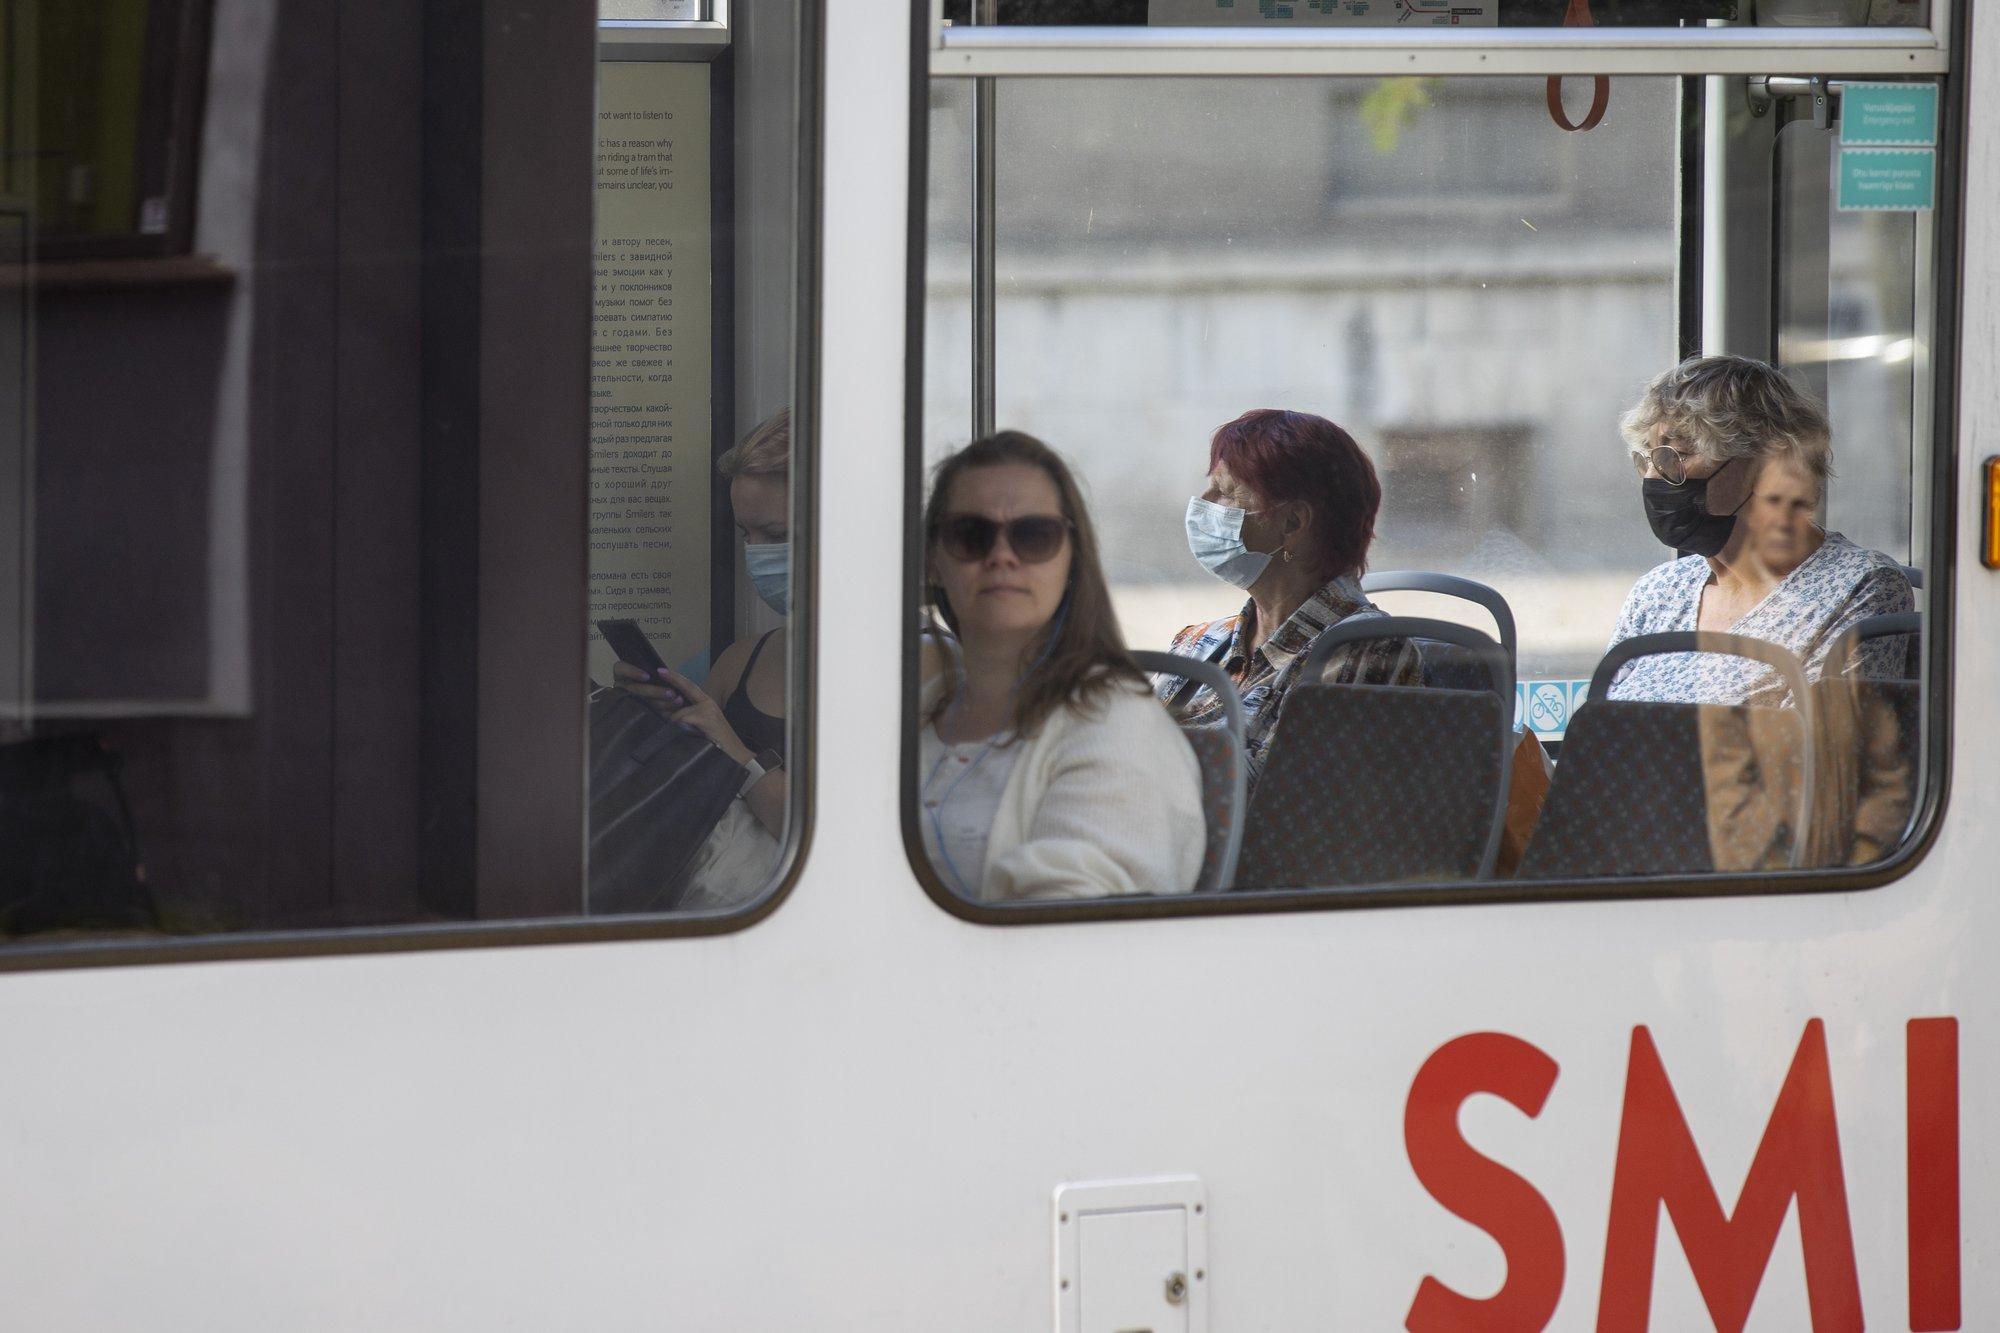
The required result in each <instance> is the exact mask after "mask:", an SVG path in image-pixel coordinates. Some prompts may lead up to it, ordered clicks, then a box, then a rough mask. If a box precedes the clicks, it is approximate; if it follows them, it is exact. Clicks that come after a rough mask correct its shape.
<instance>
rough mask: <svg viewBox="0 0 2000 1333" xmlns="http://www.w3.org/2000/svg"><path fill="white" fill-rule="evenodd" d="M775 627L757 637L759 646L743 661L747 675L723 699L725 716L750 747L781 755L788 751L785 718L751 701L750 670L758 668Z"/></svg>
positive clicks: (739, 678)
mask: <svg viewBox="0 0 2000 1333" xmlns="http://www.w3.org/2000/svg"><path fill="white" fill-rule="evenodd" d="M777 632H778V631H776V630H771V631H770V632H769V633H767V634H765V635H764V637H763V638H761V639H759V640H757V646H756V647H755V648H752V649H751V650H750V660H749V661H747V662H745V663H744V664H743V674H742V675H740V676H738V677H737V678H736V688H735V689H733V690H731V691H730V692H729V697H728V698H727V699H725V700H723V703H722V716H723V719H724V720H725V721H727V722H728V723H729V726H730V728H731V730H733V731H735V733H736V735H737V738H738V739H740V740H741V741H742V742H743V743H744V744H745V745H747V746H749V747H750V750H751V752H752V753H753V754H762V753H763V752H764V751H766V750H776V751H777V752H778V756H779V758H783V757H784V754H785V719H783V718H782V717H772V716H771V715H770V714H769V713H767V712H765V711H764V710H763V709H761V708H759V707H758V706H757V705H756V704H753V703H751V702H750V673H751V672H752V671H753V670H755V669H756V666H757V658H758V656H759V654H761V653H762V652H763V651H764V645H765V644H767V643H769V642H770V641H771V635H772V634H776V633H777Z"/></svg>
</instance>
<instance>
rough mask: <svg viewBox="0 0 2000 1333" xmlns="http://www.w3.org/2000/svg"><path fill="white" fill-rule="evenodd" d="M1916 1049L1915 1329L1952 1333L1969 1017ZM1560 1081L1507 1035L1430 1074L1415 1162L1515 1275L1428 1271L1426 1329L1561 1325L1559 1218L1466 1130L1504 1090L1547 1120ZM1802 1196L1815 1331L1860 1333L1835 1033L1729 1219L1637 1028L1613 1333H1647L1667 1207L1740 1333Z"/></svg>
mask: <svg viewBox="0 0 2000 1333" xmlns="http://www.w3.org/2000/svg"><path fill="white" fill-rule="evenodd" d="M1907 1039H1908V1042H1907V1051H1906V1064H1905V1070H1904V1075H1905V1094H1906V1097H1907V1103H1906V1106H1907V1114H1908V1124H1907V1127H1906V1134H1907V1138H1906V1147H1907V1150H1908V1158H1907V1164H1908V1168H1909V1170H1908V1180H1909V1194H1908V1198H1907V1201H1906V1202H1907V1208H1908V1218H1909V1296H1910V1328H1911V1330H1912V1333H1950V1331H1951V1330H1956V1329H1958V1328H1960V1327H1961V1326H1962V1322H1961V1319H1962V1314H1961V1309H1960V1306H1961V1278H1962V1274H1961V1271H1960V1257H1959V1251H1960V1248H1961V1243H1962V1236H1961V1223H1960V1204H1959V1107H1958V1020H1957V1019H1955V1018H1916V1019H1911V1020H1910V1023H1909V1026H1908V1029H1907ZM1558 1072H1559V1071H1558V1067H1557V1065H1556V1062H1555V1061H1554V1060H1553V1059H1552V1058H1550V1057H1549V1055H1548V1054H1547V1053H1546V1052H1544V1051H1542V1050H1541V1049H1540V1048H1539V1047H1536V1046H1534V1045H1531V1044H1530V1043H1528V1042H1525V1041H1523V1040H1521V1039H1520V1038H1519V1037H1513V1036H1509V1035H1508V1034H1506V1033H1503V1032H1477V1033H1472V1034H1470V1035H1468V1036H1464V1037H1459V1038H1457V1039H1455V1040H1453V1041H1449V1042H1446V1043H1445V1044H1444V1045H1443V1046H1440V1047H1439V1048H1438V1049H1437V1050H1436V1051H1434V1052H1432V1053H1431V1056H1430V1058H1429V1059H1428V1060H1426V1061H1424V1064H1423V1068H1421V1069H1419V1070H1418V1071H1417V1076H1416V1079H1415V1081H1413V1082H1412V1083H1411V1085H1410V1095H1409V1100H1408V1102H1407V1103H1406V1104H1405V1106H1404V1109H1403V1139H1404V1145H1405V1147H1406V1149H1407V1151H1408V1153H1409V1157H1410V1165H1411V1166H1412V1167H1413V1168H1414V1169H1415V1171H1416V1174H1417V1179H1418V1180H1419V1181H1421V1182H1422V1184H1423V1187H1424V1188H1425V1189H1426V1190H1428V1191H1429V1192H1430V1194H1431V1197H1433V1198H1434V1199H1436V1200H1437V1201H1438V1202H1439V1203H1440V1204H1443V1205H1444V1206H1445V1207H1446V1208H1447V1209H1449V1210H1450V1211H1451V1212H1453V1213H1455V1214H1456V1215H1458V1216H1459V1217H1461V1218H1464V1219H1465V1220H1466V1221H1467V1222H1470V1223H1472V1225H1474V1226H1476V1227H1478V1228H1479V1229H1480V1230H1482V1231H1484V1232H1486V1233H1487V1234H1488V1235H1490V1236H1492V1237H1493V1239H1494V1240H1495V1241H1496V1242H1497V1243H1498V1244H1499V1246H1500V1249H1501V1252H1502V1254H1503V1255H1505V1257H1506V1261H1507V1277H1506V1280H1505V1281H1504V1282H1503V1283H1502V1284H1501V1287H1500V1290H1499V1291H1497V1292H1495V1293H1494V1294H1493V1295H1491V1296H1489V1297H1486V1298H1484V1299H1480V1298H1475V1297H1471V1296H1466V1295H1463V1294H1461V1293H1459V1292H1456V1291H1453V1290H1452V1289H1451V1288H1449V1287H1447V1286H1445V1285H1444V1284H1443V1283H1442V1282H1440V1281H1438V1280H1437V1279H1436V1278H1434V1277H1429V1276H1426V1277H1425V1278H1424V1279H1423V1280H1422V1282H1420V1283H1419V1284H1418V1287H1417V1294H1416V1299H1415V1300H1414V1301H1412V1302H1411V1304H1410V1312H1409V1314H1408V1315H1407V1316H1406V1317H1405V1320H1404V1326H1405V1327H1406V1328H1408V1329H1409V1330H1411V1333H1445V1331H1447V1330H1493V1331H1494V1333H1499V1331H1501V1330H1505V1331H1506V1333H1517V1331H1518V1333H1537V1331H1538V1330H1540V1329H1543V1328H1545V1327H1547V1325H1548V1322H1549V1320H1550V1319H1551V1318H1553V1317H1554V1315H1555V1310H1556V1305H1557V1303H1558V1302H1559V1301H1560V1299H1561V1297H1562V1285H1563V1268H1564V1257H1563V1239H1562V1227H1561V1225H1560V1223H1559V1222H1558V1221H1557V1219H1556V1215H1555V1212H1554V1210H1553V1209H1552V1208H1550V1207H1549V1203H1548V1200H1547V1199H1545V1198H1544V1197H1543V1196H1542V1195H1541V1193H1540V1192H1539V1191H1537V1190H1536V1189H1535V1187H1534V1186H1533V1185H1532V1184H1530V1183H1529V1182H1528V1181H1527V1180H1525V1179H1523V1178H1522V1177H1521V1176H1519V1175H1517V1174H1515V1173H1514V1172H1513V1171H1510V1170H1508V1169H1507V1168H1506V1167H1504V1166H1502V1165H1500V1164H1499V1163H1498V1162H1495V1161H1493V1160H1492V1159H1491V1158H1488V1157H1485V1156H1483V1155H1481V1154H1480V1153H1478V1152H1476V1151H1474V1150H1473V1148H1472V1146H1471V1145H1470V1144H1468V1143H1467V1142H1466V1141H1465V1139H1464V1136H1462V1135H1461V1134H1460V1133H1459V1130H1458V1113H1459V1109H1460V1108H1461V1107H1462V1106H1463V1105H1464V1104H1465V1102H1466V1100H1467V1099H1468V1098H1470V1097H1472V1096H1474V1095H1475V1094H1477V1093H1491V1094H1492V1095H1493V1096H1496V1097H1500V1098H1502V1099H1503V1100H1505V1101H1507V1102H1508V1103H1509V1104H1511V1105H1512V1106H1514V1107H1515V1109H1517V1110H1519V1111H1521V1112H1522V1113H1523V1114H1525V1115H1526V1116H1528V1118H1529V1119H1534V1118H1535V1117H1536V1116H1539V1115H1540V1114H1541V1111H1542V1107H1543V1106H1544V1105H1545V1104H1546V1103H1547V1101H1548V1097H1549V1093H1550V1092H1551V1090H1552V1089H1553V1088H1554V1087H1555V1082H1556V1075H1557V1073H1558ZM1794 1200H1796V1201H1797V1203H1798V1211H1799V1242H1800V1247H1801V1249H1802V1250H1803V1252H1804V1253H1803V1256H1802V1257H1803V1259H1804V1262H1805V1279H1806V1299H1807V1302H1808V1304H1809V1305H1810V1306H1811V1309H1812V1327H1813V1330H1814V1333H1860V1330H1861V1327H1862V1321H1861V1284H1860V1279H1859V1277H1858V1275H1857V1273H1856V1271H1855V1261H1854V1233H1853V1226H1852V1224H1851V1222H1850V1220H1849V1217H1848V1207H1847V1179H1846V1174H1845V1171H1844V1169H1843V1167H1842V1165H1841V1157H1840V1127H1839V1124H1838V1122H1837V1120H1836V1117H1835V1114H1834V1105H1833V1081H1832V1078H1831V1076H1830V1074H1829V1071H1828V1065H1827V1053H1826V1026H1825V1024H1824V1023H1822V1022H1821V1021H1820V1020H1819V1019H1817V1018H1815V1019H1813V1020H1812V1021H1811V1022H1809V1023H1807V1024H1806V1029H1805V1033H1804V1035H1803V1036H1802V1037H1801V1038H1800V1039H1799V1045H1798V1049H1797V1051H1796V1052H1795V1053H1794V1054H1793V1056H1792V1064H1791V1068H1790V1070H1788V1071H1787V1073H1786V1074H1785V1082H1784V1086H1783V1087H1782V1088H1781V1089H1780V1090H1779V1092H1778V1100H1777V1104H1776V1105H1775V1106H1773V1107H1772V1109H1771V1115H1770V1118H1769V1119H1768V1120H1767V1121H1766V1122H1765V1124H1764V1135H1763V1138H1762V1140H1761V1141H1760V1142H1759V1143H1758V1145H1757V1153H1756V1156H1755V1157H1753V1158H1752V1159H1751V1162H1750V1173H1749V1175H1748V1177H1747V1178H1746V1179H1745V1180H1744V1182H1743V1189H1742V1192H1741V1193H1740V1194H1739V1195H1738V1196H1737V1201H1736V1206H1735V1208H1734V1209H1732V1210H1730V1211H1729V1212H1727V1213H1725V1212H1724V1211H1723V1208H1722V1200H1721V1198H1720V1197H1719V1196H1718V1195H1717V1194H1716V1191H1715V1185H1714V1183H1713V1182H1712V1181H1711V1180H1710V1178H1709V1174H1708V1168H1707V1165H1706V1164H1705V1163H1704V1162H1703V1161H1702V1157H1701V1150H1700V1148H1698V1147H1697V1146H1696V1145H1695V1141H1694V1136H1693V1134H1692V1133H1691V1132H1690V1131H1689V1129H1688V1124H1687V1117H1686V1116H1685V1115H1684V1114H1682V1112H1681V1105H1680V1101H1679V1099H1678V1098H1677V1097H1676V1096H1675V1094H1674V1088H1673V1082H1672V1080H1670V1079H1669V1078H1668V1077H1667V1070H1666V1065H1665V1064H1664V1063H1663V1062H1662V1061H1661V1059H1660V1052H1659V1048H1658V1047H1656V1046H1655V1045H1654V1043H1653V1036H1652V1033H1651V1032H1649V1031H1648V1030H1647V1029H1646V1028H1644V1027H1637V1028H1634V1029H1632V1045H1631V1055H1630V1058H1629V1060H1628V1062H1627V1064H1626V1068H1625V1103H1624V1111H1623V1115H1622V1118H1621V1120H1620V1123H1619V1127H1618V1157H1617V1161H1616V1164H1615V1166H1614V1169H1613V1175H1612V1184H1611V1208H1610V1217H1609V1220H1608V1222H1607V1225H1606V1228H1605V1236H1604V1273H1603V1279H1602V1283H1601V1285H1600V1287H1599V1289H1598V1307H1597V1330H1598V1333H1646V1329H1647V1327H1648V1325H1649V1322H1650V1320H1651V1317H1652V1305H1653V1256H1654V1254H1655V1252H1656V1249H1657V1246H1658V1243H1659V1228H1660V1210H1661V1208H1662V1207H1664V1208H1665V1209H1666V1213H1667V1216H1668V1217H1669V1218H1670V1219H1672V1221H1673V1227H1674V1234H1675V1236H1676V1237H1677V1238H1678V1239H1679V1241H1680V1246H1681V1250H1682V1252H1683V1253H1684V1254H1686V1256H1687V1262H1688V1268H1689V1271H1690V1272H1692V1273H1693V1275H1694V1279H1695V1285H1696V1286H1697V1287H1699V1288H1700V1290H1701V1296H1702V1300H1703V1302H1704V1303H1705V1304H1706V1305H1707V1306H1708V1313H1709V1316H1710V1318H1711V1319H1712V1320H1713V1321H1714V1325H1715V1328H1716V1330H1717V1333H1742V1330H1743V1328H1744V1326H1745V1324H1746V1323H1747V1322H1748V1320H1749V1318H1750V1310H1751V1306H1752V1305H1753V1304H1754V1303H1755V1301H1756V1299H1757V1291H1758V1288H1759V1287H1760V1286H1762V1285H1763V1281H1764V1274H1765V1272H1766V1270H1767V1269H1768V1268H1769V1266H1770V1261H1771V1255H1772V1252H1773V1251H1774V1250H1775V1249H1776V1248H1777V1243H1778V1233H1779V1230H1780V1228H1781V1227H1782V1226H1783V1224H1784V1220H1785V1215H1786V1213H1788V1212H1789V1211H1790V1210H1791V1207H1792V1204H1793V1201H1794Z"/></svg>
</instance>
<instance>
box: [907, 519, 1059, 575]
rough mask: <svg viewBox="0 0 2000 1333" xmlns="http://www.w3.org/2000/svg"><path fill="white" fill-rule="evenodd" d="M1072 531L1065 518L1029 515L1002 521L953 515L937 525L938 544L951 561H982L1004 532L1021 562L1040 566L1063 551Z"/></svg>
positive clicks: (1010, 548) (1010, 547) (1009, 545)
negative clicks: (1064, 543)
mask: <svg viewBox="0 0 2000 1333" xmlns="http://www.w3.org/2000/svg"><path fill="white" fill-rule="evenodd" d="M1074 530H1075V525H1074V524H1072V523H1071V522H1070V521H1069V520H1068V519H1066V518H1057V517H1055V516H1054V515H1053V514H1030V515H1029V516H1028V517H1026V518H1010V519H1008V520H1007V521H1006V522H1005V523H1002V522H1000V521H999V520H998V519H992V518H984V517H982V516H980V515H978V514H954V515H952V516H951V517H949V518H946V519H943V520H941V521H940V522H939V523H938V525H937V543H938V545H939V546H940V547H942V548H943V550H944V553H945V554H946V555H948V556H950V557H951V558H952V559H954V560H963V561H973V560H984V559H985V558H986V557H987V556H988V555H990V554H991V553H992V551H993V543H994V542H996V541H998V540H999V539H1000V534H1001V533H1003V532H1004V533H1006V534H1007V547H1008V549H1009V550H1011V551H1013V553H1014V554H1015V556H1016V557H1017V558H1019V560H1020V561H1021V563H1022V564H1024V565H1039V564H1042V563H1044V562H1046V561H1049V560H1053V559H1055V558H1056V556H1058V555H1060V554H1061V553H1062V548H1063V542H1064V541H1065V540H1066V539H1067V538H1068V537H1069V534H1070V533H1071V532H1072V531H1074Z"/></svg>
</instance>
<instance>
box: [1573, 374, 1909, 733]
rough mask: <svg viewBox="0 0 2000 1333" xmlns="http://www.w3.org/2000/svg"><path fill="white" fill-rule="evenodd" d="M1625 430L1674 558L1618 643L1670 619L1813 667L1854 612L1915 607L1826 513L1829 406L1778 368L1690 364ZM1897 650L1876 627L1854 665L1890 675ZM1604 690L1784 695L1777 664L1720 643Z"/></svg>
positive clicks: (1888, 570)
mask: <svg viewBox="0 0 2000 1333" xmlns="http://www.w3.org/2000/svg"><path fill="white" fill-rule="evenodd" d="M1619 429H1620V431H1621V432H1622V433H1623V435H1624V437H1625V443H1626V446H1627V448H1628V449H1630V451H1631V454H1632V461H1633V463H1634V464H1635V465H1636V466H1637V468H1638V470H1639V474H1640V483H1639V486H1640V498H1641V500H1642V502H1643V505H1644V510H1645V514H1646V519H1647V521H1648V522H1649V523H1650V524H1651V526H1652V529H1653V535H1654V536H1656V537H1658V538H1659V539H1660V541H1661V542H1662V543H1663V544H1665V545H1666V546H1668V547H1671V548H1672V549H1673V550H1674V551H1675V552H1676V553H1677V554H1678V555H1679V557H1680V558H1678V559H1675V560H1670V561H1668V562H1667V563H1666V564H1663V565H1660V566H1658V567H1657V568H1655V569H1653V570H1651V571H1649V572H1648V573H1647V574H1646V575H1645V576H1644V577H1642V578H1641V579H1640V580H1639V581H1638V583H1636V584H1635V585H1633V588H1632V591H1631V593H1630V594H1629V595H1627V597H1626V599H1625V607H1624V610H1623V611H1621V612H1620V613H1619V616H1618V628H1617V630H1616V631H1615V632H1614V633H1613V634H1612V639H1611V641H1612V643H1614V644H1616V643H1619V642H1622V641H1623V640H1625V639H1629V638H1632V637H1633V636H1635V635H1639V634H1657V633H1664V632H1666V631H1670V630H1695V629H1699V630H1709V631H1715V632H1720V633H1729V634H1742V635H1747V636H1749V637H1751V638H1757V639H1763V640H1766V641H1767V642H1770V643H1775V644H1778V645H1780V646H1781V647H1784V648H1787V649H1789V650H1790V651H1791V652H1793V653H1794V654H1796V655H1797V656H1798V658H1799V659H1800V661H1802V662H1804V663H1805V666H1806V670H1807V674H1808V675H1809V676H1812V677H1813V678H1815V679H1816V678H1817V677H1818V676H1819V674H1820V671H1821V669H1822V668H1823V666H1824V665H1825V662H1826V655H1827V651H1828V649H1830V648H1831V647H1832V646H1833V643H1834V641H1835V640H1836V639H1838V638H1839V637H1840V635H1841V634H1842V633H1843V632H1844V631H1845V630H1847V629H1848V628H1849V627H1851V626H1852V625H1854V624H1855V623H1856V622H1857V621H1860V620H1863V619H1865V618H1866V617H1868V616H1874V615H1883V614H1886V613H1889V612H1892V611H1908V610H1910V609H1911V608H1912V607H1913V606H1914V604H1915V603H1914V599H1913V598H1912V596H1911V593H1910V585H1909V581H1908V580H1907V579H1905V578H1904V576H1903V572H1902V569H1901V567H1900V566H1899V565H1897V563H1896V562H1895V561H1894V560H1892V559H1890V558H1889V557H1888V556H1886V555H1883V554H1882V553H1881V552H1879V551H1870V550H1866V549H1864V548H1862V547H1859V546H1856V545H1855V544H1854V543H1852V542H1850V541H1848V540H1847V539H1846V538H1845V537H1843V536H1841V535H1840V534H1839V533H1837V532H1828V531H1826V530H1825V529H1823V528H1821V527H1820V526H1819V524H1818V521H1817V515H1818V512H1819V508H1820V504H1821V501H1822V500H1823V499H1824V496H1825V490H1826V480H1827V477H1828V476H1829V475H1830V474H1831V472H1832V463H1833V450H1832V442H1831V432H1830V430H1829V428H1828V425H1827V419H1826V413H1825V411H1824V409H1822V408H1821V407H1820V405H1819V404H1818V403H1817V402H1815V401H1814V400H1813V399H1812V397H1811V396H1810V395H1808V394H1806V393H1805V392H1804V391H1802V390H1801V389H1799V388H1798V387H1797V386H1796V385H1794V384H1793V383H1792V382H1791V381H1790V380H1789V379H1787V378H1786V377H1785V375H1784V373H1783V372H1781V371H1780V370H1778V369H1777V368H1776V367H1774V366H1770V365H1766V364H1765V363H1764V362H1761V361H1752V360H1750V359H1748V358H1747V357H1740V356H1709V357H1696V358H1693V359H1690V360H1688V361H1684V362H1682V363H1681V364H1680V365H1678V366H1675V367H1674V368H1673V369H1672V370H1669V371H1667V372H1666V373H1665V374H1663V375H1660V376H1659V377H1657V378H1656V379H1654V380H1653V382H1652V383H1651V384H1648V385H1647V386H1646V390H1645V392H1644V394H1642V395H1641V396H1640V399H1639V402H1638V403H1637V405H1635V406H1634V407H1633V408H1632V410H1631V411H1629V412H1627V413H1626V414H1625V416H1624V418H1623V419H1622V420H1621V421H1620V422H1619ZM1902 658H1903V647H1902V644H1901V642H1900V641H1899V640H1895V639H1873V640H1870V641H1868V642H1867V643H1866V644H1864V645H1862V648H1861V650H1860V651H1859V652H1857V653H1856V654H1854V657H1853V659H1852V662H1851V665H1850V668H1849V669H1850V670H1851V671H1853V672H1855V673H1858V674H1861V675H1867V676H1883V677H1886V676H1894V675H1897V674H1899V673H1900V667H1901V663H1902ZM1610 696H1611V697H1612V698H1614V699H1655V700H1664V701H1668V702H1677V703H1711V704H1738V703H1746V702H1757V703H1778V702H1789V694H1788V692H1787V691H1786V689H1785V687H1784V684H1783V683H1782V682H1781V681H1780V680H1779V679H1778V677H1777V675H1776V673H1774V672H1773V671H1771V670H1770V669H1769V668H1768V667H1765V666H1763V665H1761V664H1760V663H1757V662H1753V661H1750V660H1748V659H1746V658H1740V657H1727V656H1720V655H1717V654H1713V653H1698V654H1697V653H1679V654H1669V655H1659V656H1653V657H1644V658H1641V659H1639V660H1638V661H1637V662H1634V663H1633V664H1632V665H1631V666H1629V667H1627V668H1626V669H1625V670H1624V671H1623V672H1622V673H1621V674H1620V675H1619V677H1618V679H1617V680H1616V681H1615V682H1614V683H1613V685H1612V686H1611V690H1610Z"/></svg>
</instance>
